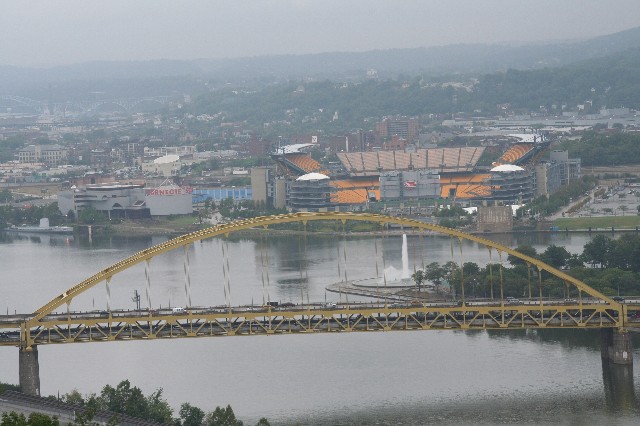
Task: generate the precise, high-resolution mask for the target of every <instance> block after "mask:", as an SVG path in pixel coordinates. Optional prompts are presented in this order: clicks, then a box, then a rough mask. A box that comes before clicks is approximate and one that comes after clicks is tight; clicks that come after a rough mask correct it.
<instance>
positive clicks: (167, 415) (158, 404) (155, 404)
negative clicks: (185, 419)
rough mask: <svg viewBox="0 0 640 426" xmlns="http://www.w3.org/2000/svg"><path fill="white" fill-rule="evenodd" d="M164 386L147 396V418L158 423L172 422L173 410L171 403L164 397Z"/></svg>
mask: <svg viewBox="0 0 640 426" xmlns="http://www.w3.org/2000/svg"><path fill="white" fill-rule="evenodd" d="M162 392H163V390H162V388H160V389H158V390H157V391H155V392H153V393H152V394H151V395H149V396H148V397H147V407H148V409H147V413H148V416H147V418H148V419H149V420H153V421H155V422H158V423H167V424H168V423H171V420H172V416H173V410H172V409H171V406H170V405H169V403H168V402H167V401H166V400H165V399H164V398H162Z"/></svg>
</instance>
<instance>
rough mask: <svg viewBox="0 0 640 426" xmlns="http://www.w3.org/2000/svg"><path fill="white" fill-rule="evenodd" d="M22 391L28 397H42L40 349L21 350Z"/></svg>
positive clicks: (20, 376)
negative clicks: (39, 362)
mask: <svg viewBox="0 0 640 426" xmlns="http://www.w3.org/2000/svg"><path fill="white" fill-rule="evenodd" d="M18 376H19V380H20V390H22V392H23V393H25V394H27V395H35V396H40V364H38V347H37V346H35V345H34V346H31V347H30V348H20V354H19V356H18Z"/></svg>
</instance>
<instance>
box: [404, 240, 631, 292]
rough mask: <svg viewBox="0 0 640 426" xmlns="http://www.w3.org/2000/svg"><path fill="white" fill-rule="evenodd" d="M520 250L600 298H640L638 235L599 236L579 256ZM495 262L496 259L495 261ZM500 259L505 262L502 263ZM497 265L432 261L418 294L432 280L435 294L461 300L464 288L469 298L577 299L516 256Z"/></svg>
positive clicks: (419, 279)
mask: <svg viewBox="0 0 640 426" xmlns="http://www.w3.org/2000/svg"><path fill="white" fill-rule="evenodd" d="M516 251H518V252H520V253H522V254H524V255H527V256H530V257H533V258H535V259H539V260H541V261H543V262H545V263H547V264H549V265H551V266H553V267H555V268H558V269H563V270H565V272H567V273H568V274H570V275H572V276H574V277H575V278H578V279H579V280H581V281H584V282H585V283H586V284H588V285H589V286H591V287H592V288H594V289H596V290H598V291H600V292H601V293H603V294H605V295H608V296H614V295H623V296H624V295H638V294H640V236H638V235H635V234H625V235H622V236H621V237H620V238H618V239H612V238H609V237H606V236H604V235H597V236H595V237H594V238H593V239H592V240H591V241H590V242H588V243H587V244H585V246H584V249H583V252H582V253H580V254H577V253H570V252H569V251H567V249H565V248H564V247H561V246H556V245H551V246H549V247H547V248H546V249H545V251H544V252H542V253H538V252H537V250H536V249H535V248H533V247H531V246H527V245H523V246H519V247H517V248H516ZM494 260H495V259H494ZM502 260H504V261H506V262H503V261H502ZM502 260H501V261H499V262H490V263H488V264H487V265H485V266H484V267H480V266H479V265H478V264H477V263H474V262H464V263H462V266H461V265H460V264H459V263H457V262H454V261H448V262H446V263H444V264H440V263H438V262H432V263H429V264H427V265H425V266H424V268H422V269H420V270H417V271H416V272H415V273H414V274H413V279H414V280H415V282H416V285H417V287H418V291H419V292H420V291H421V290H422V284H423V283H425V282H427V281H430V282H431V283H433V285H434V286H435V291H436V294H440V295H441V296H442V297H444V298H448V297H450V298H459V297H460V296H461V293H462V283H464V291H465V296H466V297H472V298H473V297H478V298H492V299H493V298H500V297H501V296H502V297H503V298H506V297H533V298H536V297H539V296H540V294H542V296H543V297H550V298H568V297H576V296H577V289H575V288H572V287H570V286H568V285H567V284H566V283H564V282H563V281H562V280H560V279H558V278H557V277H555V276H553V275H551V274H549V273H548V272H545V271H542V275H541V276H539V275H538V270H537V268H535V266H533V265H527V263H526V262H525V261H524V260H522V259H520V258H519V257H517V256H513V255H508V256H507V257H506V259H502Z"/></svg>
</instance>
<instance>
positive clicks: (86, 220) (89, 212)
mask: <svg viewBox="0 0 640 426" xmlns="http://www.w3.org/2000/svg"><path fill="white" fill-rule="evenodd" d="M105 221H106V218H105V216H104V215H103V214H102V213H100V212H99V211H97V210H96V209H95V208H93V207H87V208H85V209H82V210H80V212H79V213H78V223H81V224H83V225H93V224H100V223H104V222H105Z"/></svg>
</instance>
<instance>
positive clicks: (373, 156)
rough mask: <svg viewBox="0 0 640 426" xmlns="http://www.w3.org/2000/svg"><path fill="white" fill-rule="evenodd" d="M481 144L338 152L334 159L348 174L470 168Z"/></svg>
mask: <svg viewBox="0 0 640 426" xmlns="http://www.w3.org/2000/svg"><path fill="white" fill-rule="evenodd" d="M483 152H484V147H465V148H432V149H418V150H416V152H411V153H409V152H405V151H376V152H341V153H338V159H339V160H340V162H341V163H342V165H343V166H344V168H345V169H346V170H347V172H348V173H349V175H350V176H351V177H361V176H378V175H380V172H381V171H386V170H409V169H411V168H414V169H435V170H438V171H439V172H440V173H447V172H448V173H461V172H471V171H473V169H474V168H475V166H476V164H477V163H478V160H479V159H480V156H481V155H482V153H483Z"/></svg>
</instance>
